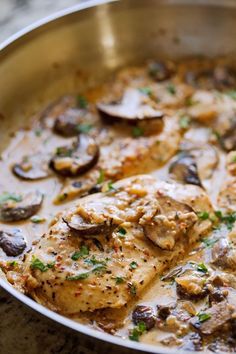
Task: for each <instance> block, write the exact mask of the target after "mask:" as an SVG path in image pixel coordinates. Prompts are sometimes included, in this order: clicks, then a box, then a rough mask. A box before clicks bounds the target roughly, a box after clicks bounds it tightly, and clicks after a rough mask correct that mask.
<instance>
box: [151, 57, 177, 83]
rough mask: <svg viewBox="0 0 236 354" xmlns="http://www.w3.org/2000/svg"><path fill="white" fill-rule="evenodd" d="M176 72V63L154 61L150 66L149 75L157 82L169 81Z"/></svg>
mask: <svg viewBox="0 0 236 354" xmlns="http://www.w3.org/2000/svg"><path fill="white" fill-rule="evenodd" d="M174 72H175V65H174V63H172V62H170V61H168V62H163V61H154V62H151V63H149V65H148V73H149V75H150V76H151V77H152V78H153V79H154V80H155V81H165V80H168V79H169V78H170V77H171V76H172V75H173V74H174Z"/></svg>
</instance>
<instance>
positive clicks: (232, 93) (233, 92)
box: [226, 90, 236, 100]
mask: <svg viewBox="0 0 236 354" xmlns="http://www.w3.org/2000/svg"><path fill="white" fill-rule="evenodd" d="M226 95H227V96H229V97H231V98H232V99H233V100H236V90H231V91H228V92H226Z"/></svg>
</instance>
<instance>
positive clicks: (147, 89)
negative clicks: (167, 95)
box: [139, 87, 152, 96]
mask: <svg viewBox="0 0 236 354" xmlns="http://www.w3.org/2000/svg"><path fill="white" fill-rule="evenodd" d="M139 91H140V92H141V93H143V94H145V95H147V96H150V95H151V94H152V90H151V89H150V87H141V88H139Z"/></svg>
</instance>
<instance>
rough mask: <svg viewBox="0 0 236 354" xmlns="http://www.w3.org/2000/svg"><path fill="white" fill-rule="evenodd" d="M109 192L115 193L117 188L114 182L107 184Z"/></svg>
mask: <svg viewBox="0 0 236 354" xmlns="http://www.w3.org/2000/svg"><path fill="white" fill-rule="evenodd" d="M107 187H108V191H114V190H115V187H114V186H113V182H112V181H110V182H108V183H107Z"/></svg>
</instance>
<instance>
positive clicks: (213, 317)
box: [190, 301, 233, 335]
mask: <svg viewBox="0 0 236 354" xmlns="http://www.w3.org/2000/svg"><path fill="white" fill-rule="evenodd" d="M232 314H233V309H232V306H231V305H229V304H228V303H227V302H226V301H221V302H219V303H217V304H215V305H213V306H212V307H210V308H209V309H208V310H206V311H204V317H203V318H204V319H203V320H201V316H200V315H198V316H195V317H193V318H192V319H191V320H190V324H191V325H192V326H193V327H194V328H195V329H196V330H198V331H199V332H200V333H201V334H203V335H211V334H213V333H215V332H217V331H218V330H220V329H221V328H222V326H223V325H225V324H226V323H228V322H229V321H230V320H231V319H232Z"/></svg>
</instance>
